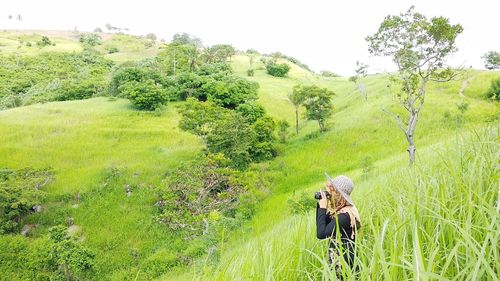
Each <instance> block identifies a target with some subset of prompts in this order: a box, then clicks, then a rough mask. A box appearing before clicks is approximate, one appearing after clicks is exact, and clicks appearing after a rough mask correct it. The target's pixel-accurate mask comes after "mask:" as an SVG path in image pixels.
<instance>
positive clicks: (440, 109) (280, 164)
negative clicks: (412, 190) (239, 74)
mask: <svg viewBox="0 0 500 281" xmlns="http://www.w3.org/2000/svg"><path fill="white" fill-rule="evenodd" d="M245 63H247V61H246V58H245V57H238V58H236V60H235V62H234V64H235V65H236V66H235V69H241V70H243V69H244V64H245ZM257 69H258V68H257ZM479 74H480V73H479ZM290 76H291V77H289V78H279V79H273V81H272V83H271V82H270V81H269V82H265V81H266V79H270V78H269V76H266V74H265V73H264V70H257V71H256V72H255V77H254V79H255V80H256V81H259V82H260V84H261V89H260V101H261V102H263V104H264V105H265V106H266V109H267V110H268V111H270V112H271V114H275V116H276V117H278V118H285V119H287V120H288V121H289V122H291V123H293V118H294V113H293V107H292V106H291V104H290V103H289V102H288V101H287V100H286V95H287V94H288V93H290V92H291V87H293V85H294V84H295V83H297V82H298V81H301V82H303V83H311V82H314V83H316V84H319V85H323V86H326V87H328V88H330V89H332V90H334V91H335V92H336V93H337V96H336V97H335V98H334V105H335V113H334V115H333V117H332V118H331V122H330V127H331V129H330V131H329V132H327V133H326V134H323V135H319V136H318V135H317V134H311V132H314V131H316V130H317V124H315V123H313V122H306V121H301V132H300V133H299V135H298V136H296V137H294V138H293V139H292V140H291V141H290V143H289V144H288V145H287V147H286V148H285V149H284V151H283V152H282V154H281V155H280V156H279V157H277V158H276V159H275V160H273V161H271V162H270V163H266V164H263V165H261V168H262V170H263V171H264V172H265V173H266V174H268V175H271V177H272V178H273V180H272V185H273V187H272V190H273V195H272V196H271V197H270V198H268V199H267V200H265V201H264V202H262V203H261V204H260V205H259V207H258V208H257V214H256V215H255V216H254V218H253V220H252V222H250V223H249V224H248V225H247V227H246V228H244V229H242V230H241V231H240V233H238V234H237V235H236V237H238V238H236V239H233V241H230V242H229V243H227V244H225V245H224V249H227V253H226V252H225V251H224V250H222V254H220V253H219V255H222V258H221V261H220V263H218V264H217V263H216V264H217V266H216V267H215V272H214V271H212V270H208V273H207V274H206V275H203V274H201V275H195V276H197V277H198V278H200V279H201V280H207V279H211V277H214V280H238V279H240V278H241V279H243V280H246V279H252V278H257V279H265V280H267V279H276V280H283V279H291V280H295V279H296V280H304V278H306V276H305V275H301V274H298V273H297V272H295V271H294V270H306V269H307V270H311V268H302V267H299V268H297V267H296V266H295V265H294V264H293V263H292V265H289V260H290V259H291V260H294V259H297V260H295V261H297V262H298V261H299V260H300V262H305V261H304V260H302V259H303V257H304V255H306V252H307V251H308V250H312V249H313V248H314V247H312V246H311V245H312V244H310V243H312V242H314V240H315V233H314V225H313V224H314V218H313V217H312V215H311V214H308V215H307V216H304V217H301V218H300V219H299V221H297V218H296V217H295V218H290V215H291V211H290V206H289V205H288V204H287V201H288V199H290V198H296V197H298V196H299V195H300V194H302V192H306V193H305V194H306V195H305V196H312V193H313V191H315V190H318V189H319V188H320V187H322V186H323V184H324V180H323V176H322V175H323V173H324V172H325V171H327V172H328V173H330V174H331V175H332V174H333V175H335V174H347V175H348V176H351V177H353V178H354V179H355V182H356V183H358V190H360V192H356V193H355V194H354V196H353V197H354V199H355V200H359V201H360V206H363V205H364V204H371V205H370V206H368V207H367V209H364V210H363V211H362V216H364V217H371V216H372V215H371V212H373V211H374V208H377V200H373V201H372V200H370V199H368V198H366V197H367V195H370V194H377V191H376V190H377V189H383V188H384V186H394V187H396V186H397V185H398V184H399V183H401V182H400V181H399V180H400V179H399V177H400V175H399V174H398V173H391V174H385V173H390V172H391V171H393V170H397V171H400V170H398V169H400V168H401V167H406V166H407V154H406V152H405V149H406V143H405V140H404V137H403V135H402V132H401V131H400V130H399V129H398V128H397V126H396V124H395V122H394V120H392V117H391V116H389V115H387V114H386V113H384V112H382V108H388V109H392V110H394V111H395V112H400V113H401V111H398V110H399V107H398V106H397V102H396V101H395V100H394V99H393V96H392V95H391V94H390V89H388V88H387V80H388V79H387V77H386V76H384V75H375V76H369V77H367V79H366V80H365V83H366V85H367V89H368V96H369V98H368V102H365V101H363V99H362V98H361V96H360V95H359V94H358V93H356V92H355V91H354V85H353V84H351V83H349V82H347V79H345V78H329V79H323V78H317V77H316V78H315V77H314V76H311V75H309V74H308V73H305V72H302V73H301V70H300V69H298V68H295V69H294V70H293V71H292V73H291V75H290ZM315 79H316V80H315ZM261 81H262V82H261ZM461 82H462V81H460V80H457V81H453V82H450V83H446V84H431V85H430V87H429V88H430V89H429V94H428V97H427V100H426V105H425V106H424V109H423V111H422V115H421V120H420V121H419V124H418V127H417V138H416V142H417V149H418V151H419V152H418V156H417V157H418V158H419V160H418V161H419V165H421V166H422V167H425V166H427V165H436V166H439V165H443V164H439V163H438V162H440V160H439V158H438V157H435V153H436V152H435V149H437V147H439V148H440V149H442V148H443V147H446V146H448V145H450V144H453V143H454V141H455V140H457V138H458V136H459V135H461V134H462V132H467V131H469V130H474V129H477V128H481V127H484V126H489V125H488V124H494V123H495V122H498V117H499V115H498V114H499V111H498V105H496V104H493V103H489V102H486V101H484V100H478V99H475V98H468V97H462V96H460V95H459V93H458V90H459V87H460V84H461ZM482 90H484V89H482ZM463 102H465V103H468V104H469V110H468V111H466V113H465V115H464V116H462V117H460V114H459V111H458V108H457V104H461V103H463ZM493 139H494V138H493ZM489 142H492V139H491V138H490V139H489ZM494 148H495V149H498V147H494ZM495 149H493V151H495ZM482 153H489V152H487V151H482ZM450 154H451V153H450ZM420 157H421V158H422V159H420ZM424 157H425V158H424ZM450 157H452V156H450ZM450 161H451V160H450ZM489 169H491V167H489ZM367 170H369V171H370V172H366V171H367ZM363 171H365V172H363ZM400 173H404V169H403V170H401V172H400ZM422 175H425V172H423V173H422ZM436 176H438V175H436ZM449 176H450V177H453V176H454V175H453V174H450V175H449ZM380 177H382V178H383V180H381V181H380V182H375V180H374V182H371V181H366V180H365V179H366V178H370V179H371V178H380ZM413 179H414V178H413ZM408 181H409V182H408V183H407V185H406V186H408V185H411V182H410V177H408ZM381 182H383V183H384V185H382V184H381ZM492 182H493V181H492V179H490V180H487V184H488V186H491V185H492ZM402 190H404V189H402ZM398 191H399V189H397V191H394V192H395V196H397V192H398ZM450 192H451V191H450ZM487 196H489V197H488V198H489V200H492V198H493V197H494V196H495V194H494V193H491V194H489V195H487ZM370 197H371V196H370ZM365 200H366V201H365ZM410 201H411V199H410ZM364 202H367V203H364ZM413 203H414V202H413ZM478 204H479V203H478ZM311 208H314V206H311ZM361 208H363V207H361ZM380 214H383V213H380ZM385 215H388V214H385ZM490 215H491V214H490ZM457 219H462V218H461V217H458V218H457ZM292 220H293V221H292ZM373 223H374V225H375V226H376V227H375V228H372V230H373V231H375V230H377V231H378V230H380V227H382V225H383V222H380V223H379V222H373ZM276 224H278V226H276ZM391 226H393V225H391ZM475 227H476V226H475ZM477 227H480V226H477ZM278 233H279V235H278ZM495 235H497V234H495ZM476 238H477V237H476ZM482 238H484V237H482ZM405 239H406V238H405ZM308 240H311V241H309V242H308ZM266 241H269V242H266ZM308 243H309V244H308ZM242 245H243V246H242ZM304 245H308V246H304ZM367 245H368V244H367ZM256 249H258V250H256ZM279 249H283V251H281V250H279ZM384 250H386V249H384ZM443 250H444V249H438V250H436V251H443ZM298 251H304V253H301V254H298ZM290 253H291V254H290ZM294 254H295V255H294ZM426 254H428V253H426ZM217 257H218V256H216V257H215V258H217ZM396 257H397V256H396ZM396 257H395V258H396ZM207 259H208V260H211V259H213V257H212V258H207ZM255 264H257V265H255ZM208 265H210V263H209V264H208ZM254 265H255V266H254ZM204 266H207V264H206V263H205V261H202V268H204ZM303 266H304V264H303ZM196 269H199V268H197V267H195V269H192V270H193V271H194V270H196ZM238 271H240V274H238ZM289 271H294V273H290V272H289ZM241 272H243V273H244V274H247V275H245V277H243V276H242V274H241ZM282 274H285V275H282ZM288 274H292V275H288ZM294 274H295V275H294ZM405 274H406V273H405ZM177 275H178V273H173V274H171V275H168V276H165V279H166V280H168V279H170V278H173V279H175V278H178V277H177ZM187 276H188V277H186V278H187V279H190V278H193V276H192V275H190V274H188V275H187ZM200 276H201V277H200ZM292 277H293V278H292ZM313 279H315V278H313Z"/></svg>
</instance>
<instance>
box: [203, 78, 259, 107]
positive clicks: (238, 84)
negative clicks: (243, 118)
mask: <svg viewBox="0 0 500 281" xmlns="http://www.w3.org/2000/svg"><path fill="white" fill-rule="evenodd" d="M202 88H203V93H204V94H205V95H206V97H207V100H210V101H212V102H214V103H216V104H217V105H219V106H222V107H225V108H230V109H234V108H236V107H237V106H238V105H239V104H242V103H244V102H246V101H251V100H255V99H256V98H257V89H258V88H259V84H258V83H257V82H253V81H249V80H247V79H245V78H241V77H239V76H236V75H224V76H219V77H217V78H216V79H209V80H208V81H207V83H205V84H204V85H203V87H202Z"/></svg>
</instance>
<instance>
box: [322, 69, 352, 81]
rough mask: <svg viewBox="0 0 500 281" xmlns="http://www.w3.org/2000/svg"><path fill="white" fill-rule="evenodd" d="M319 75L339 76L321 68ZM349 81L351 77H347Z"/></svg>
mask: <svg viewBox="0 0 500 281" xmlns="http://www.w3.org/2000/svg"><path fill="white" fill-rule="evenodd" d="M320 75H321V76H323V77H340V75H338V74H337V73H334V72H331V71H328V70H321V72H320ZM349 81H351V79H349Z"/></svg>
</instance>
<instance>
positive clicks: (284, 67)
mask: <svg viewBox="0 0 500 281" xmlns="http://www.w3.org/2000/svg"><path fill="white" fill-rule="evenodd" d="M266 70H267V73H268V74H269V75H272V76H275V77H285V76H287V74H288V71H290V66H289V65H288V64H286V63H276V61H274V60H271V61H269V62H268V63H267V64H266Z"/></svg>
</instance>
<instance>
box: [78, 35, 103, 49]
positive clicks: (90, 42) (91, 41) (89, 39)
mask: <svg viewBox="0 0 500 281" xmlns="http://www.w3.org/2000/svg"><path fill="white" fill-rule="evenodd" d="M79 41H80V43H82V45H84V46H88V47H95V46H97V45H101V44H102V38H101V36H99V34H96V33H84V34H81V35H80V39H79Z"/></svg>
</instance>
